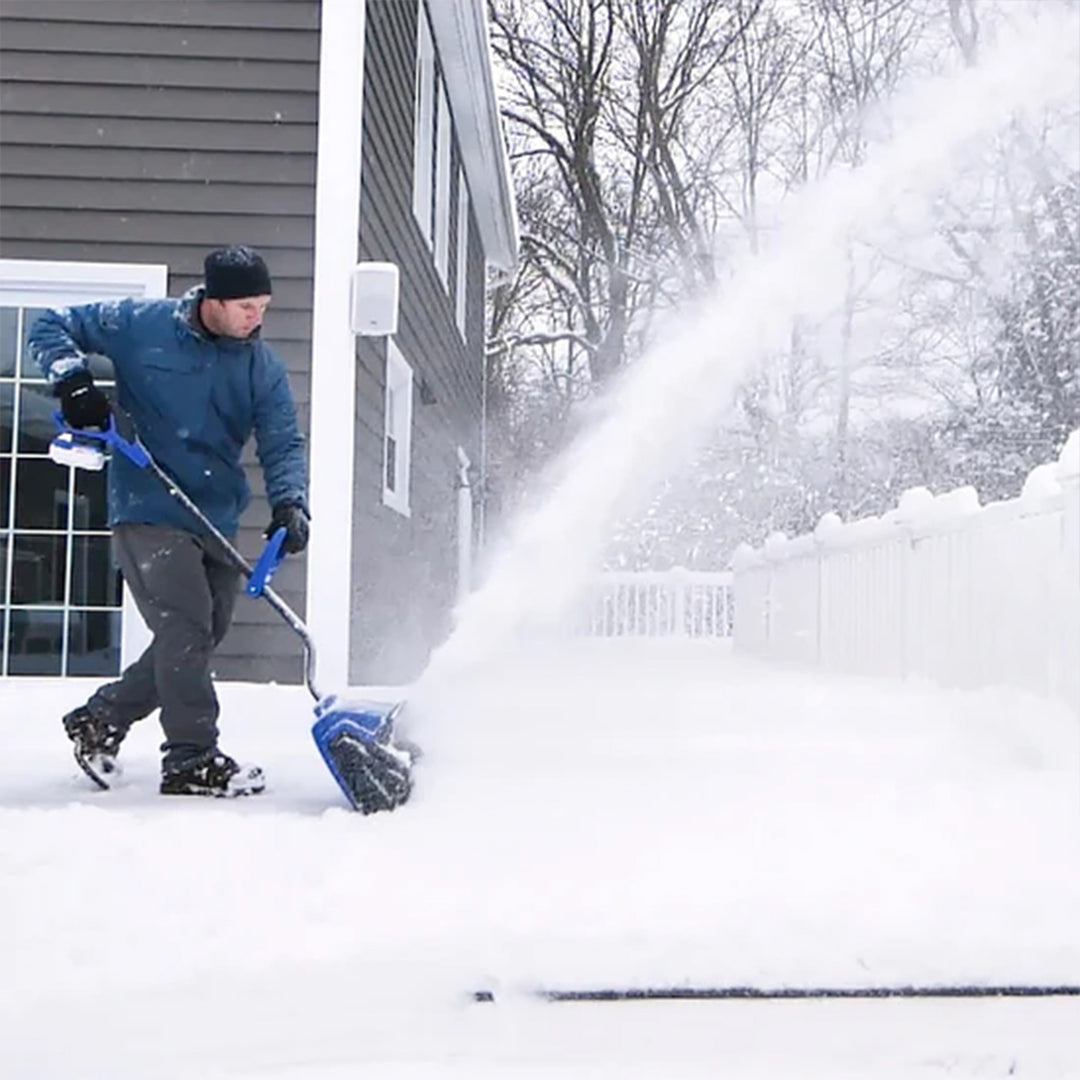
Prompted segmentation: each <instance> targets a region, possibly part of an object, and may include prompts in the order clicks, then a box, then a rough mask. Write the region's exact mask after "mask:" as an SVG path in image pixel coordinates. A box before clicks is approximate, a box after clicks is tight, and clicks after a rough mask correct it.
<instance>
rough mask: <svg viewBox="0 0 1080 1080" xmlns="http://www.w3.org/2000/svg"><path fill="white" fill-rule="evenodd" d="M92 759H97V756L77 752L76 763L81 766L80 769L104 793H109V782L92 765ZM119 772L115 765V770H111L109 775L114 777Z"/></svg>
mask: <svg viewBox="0 0 1080 1080" xmlns="http://www.w3.org/2000/svg"><path fill="white" fill-rule="evenodd" d="M91 757H93V758H97V755H89V756H88V755H86V754H83V753H82V752H81V751H79V750H76V751H75V762H76V764H77V765H78V766H79V768H80V769H82V771H83V772H84V773H86V775H87V776H89V777H90V779H91V780H93V781H94V783H95V784H97V786H98V787H99V788H101V790H102V791H108V790H109V782H108V781H107V780H106V779H105V777H104V776H102V774H101V772H99V771H98V770H97V769H95V768H94V766H93V765H92V764H91ZM118 772H119V770H118V769H117V768H116V767H115V765H114V766H113V768H112V769H111V770H109V775H113V774H116V773H118Z"/></svg>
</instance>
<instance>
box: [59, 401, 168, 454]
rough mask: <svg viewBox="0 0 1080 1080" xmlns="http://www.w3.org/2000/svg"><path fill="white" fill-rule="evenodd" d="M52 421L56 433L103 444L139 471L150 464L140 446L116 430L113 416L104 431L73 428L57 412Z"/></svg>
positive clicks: (61, 414) (62, 415)
mask: <svg viewBox="0 0 1080 1080" xmlns="http://www.w3.org/2000/svg"><path fill="white" fill-rule="evenodd" d="M53 420H54V421H55V422H56V427H57V430H58V431H61V432H63V433H64V434H65V435H70V436H72V437H73V438H74V439H76V440H80V439H81V440H83V441H85V442H94V441H96V442H101V443H104V444H105V445H106V446H108V447H110V448H111V449H113V450H118V451H119V452H120V453H121V454H123V455H124V457H126V458H127V459H128V460H129V461H130V462H132V463H133V464H134V465H138V467H139V468H140V469H145V468H146V467H147V466H148V465H149V464H150V455H149V454H148V453H147V452H146V451H145V450H144V449H143V448H142V446H141V445H140V444H139V443H137V442H129V441H128V440H127V439H125V438H124V437H123V435H121V434H120V432H119V431H117V430H116V419H115V417H113V416H110V417H109V426H108V427H107V428H104V429H99V428H73V427H71V426H70V425H69V424H67V423H65V422H64V414H63V413H61V412H60V411H59V410H57V411H56V412H54V413H53Z"/></svg>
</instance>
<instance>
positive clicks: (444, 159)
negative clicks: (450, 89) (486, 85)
mask: <svg viewBox="0 0 1080 1080" xmlns="http://www.w3.org/2000/svg"><path fill="white" fill-rule="evenodd" d="M438 105H439V111H438V133H437V141H436V155H435V269H436V270H437V271H438V272H439V277H440V279H441V280H442V283H443V286H446V284H447V282H448V281H449V273H450V145H451V142H452V132H451V129H450V103H449V102H448V101H447V99H446V84H445V83H444V82H443V80H442V79H439V82H438Z"/></svg>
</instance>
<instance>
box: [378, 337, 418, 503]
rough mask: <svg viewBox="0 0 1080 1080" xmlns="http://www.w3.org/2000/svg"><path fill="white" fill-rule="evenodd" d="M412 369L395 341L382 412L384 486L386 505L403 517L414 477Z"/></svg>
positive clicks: (391, 344)
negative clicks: (392, 451)
mask: <svg viewBox="0 0 1080 1080" xmlns="http://www.w3.org/2000/svg"><path fill="white" fill-rule="evenodd" d="M412 413H413V369H412V366H411V365H410V364H409V362H408V361H407V360H406V359H405V357H404V356H403V355H402V353H401V350H400V349H399V348H398V347H397V345H396V344H395V343H394V342H393V341H388V342H387V348H386V390H385V399H384V409H383V453H382V484H383V503H384V505H386V506H388V507H390V509H391V510H396V511H397V512H398V513H399V514H401V515H403V516H404V517H409V516H410V515H411V510H410V509H409V483H410V480H411V477H412ZM391 440H392V441H393V446H394V462H393V471H394V475H393V485H392V486H391V484H389V483H388V482H387V481H388V479H389V473H390V445H391Z"/></svg>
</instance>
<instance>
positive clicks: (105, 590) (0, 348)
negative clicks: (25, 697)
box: [0, 259, 167, 676]
mask: <svg viewBox="0 0 1080 1080" xmlns="http://www.w3.org/2000/svg"><path fill="white" fill-rule="evenodd" d="M166 276H167V271H166V268H165V267H162V266H127V265H112V264H109V265H105V264H92V263H53V262H39V261H35V260H22V259H0V676H5V675H94V676H100V675H115V674H117V673H118V672H119V671H120V667H121V646H122V645H124V646H125V649H126V644H127V643H126V642H125V641H124V640H122V638H125V637H126V636H127V635H128V634H129V628H128V626H127V624H126V622H125V619H124V617H123V608H124V605H123V603H122V596H123V594H122V589H121V582H120V574H119V571H118V569H117V567H116V566H115V565H114V563H113V560H112V553H111V547H110V540H109V526H108V511H107V497H106V474H105V472H89V471H86V470H80V469H66V468H63V467H61V466H59V465H56V464H54V463H53V462H52V461H51V460H50V459H49V457H48V449H49V443H50V441H51V440H52V437H53V434H54V427H53V419H52V414H53V412H54V411H55V409H56V402H55V399H54V398H53V397H52V393H51V391H50V389H49V387H48V386H47V384H46V382H45V380H44V378H42V375H41V372H40V371H39V370H38V368H37V366H36V365H35V364H34V363H33V362H32V361H31V359H30V356H29V351H28V349H27V347H26V338H27V334H28V332H29V330H30V327H31V326H32V325H33V322H34V320H35V319H36V318H37V316H38V315H39V314H40V313H41V312H42V311H43V310H44V309H45V308H47V307H53V306H62V305H65V304H73V303H83V302H86V301H89V300H94V299H107V298H110V297H111V298H116V297H123V296H140V295H141V296H164V295H165V281H166ZM91 368H92V370H93V371H94V374H95V377H96V378H97V380H98V382H99V384H100V385H102V386H103V387H106V388H109V387H111V385H112V382H111V377H112V367H111V365H110V364H109V362H108V361H107V360H106V359H105V358H104V357H91ZM126 651H128V652H130V650H127V649H126Z"/></svg>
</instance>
